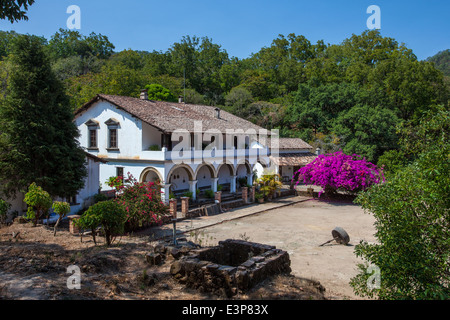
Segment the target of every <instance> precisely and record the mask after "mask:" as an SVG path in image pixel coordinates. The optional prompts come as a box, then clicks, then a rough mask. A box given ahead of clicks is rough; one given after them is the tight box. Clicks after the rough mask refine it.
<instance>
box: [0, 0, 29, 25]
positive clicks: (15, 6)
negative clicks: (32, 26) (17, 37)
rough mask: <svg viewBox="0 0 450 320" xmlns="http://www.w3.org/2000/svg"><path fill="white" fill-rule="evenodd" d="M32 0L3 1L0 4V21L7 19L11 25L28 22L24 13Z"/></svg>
mask: <svg viewBox="0 0 450 320" xmlns="http://www.w3.org/2000/svg"><path fill="white" fill-rule="evenodd" d="M33 3H34V0H3V1H1V2H0V19H7V20H9V21H10V22H11V23H14V22H16V21H19V20H28V17H27V16H26V13H27V12H26V11H27V10H28V7H29V6H31V5H32V4H33Z"/></svg>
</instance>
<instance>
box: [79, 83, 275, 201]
mask: <svg viewBox="0 0 450 320" xmlns="http://www.w3.org/2000/svg"><path fill="white" fill-rule="evenodd" d="M75 123H76V125H77V127H78V129H79V131H80V138H79V140H80V144H81V146H82V147H84V148H85V149H86V151H87V152H89V153H90V154H92V155H94V156H96V157H98V158H100V159H103V160H105V161H106V162H105V163H101V164H100V174H99V184H101V187H102V190H108V189H110V187H108V186H107V185H106V184H105V182H106V181H107V180H108V178H110V177H112V176H125V177H126V176H127V174H128V173H130V174H131V175H133V176H134V177H135V178H136V179H137V180H139V181H140V182H144V181H156V180H159V181H160V182H161V184H162V186H163V194H162V196H163V199H164V201H166V202H167V201H168V198H169V197H168V195H169V194H170V193H171V192H172V193H174V194H175V195H177V194H178V195H180V194H183V193H184V192H192V197H193V198H194V199H195V198H196V196H197V194H196V193H197V191H198V190H205V189H209V190H212V191H217V189H218V186H219V185H221V187H222V188H223V190H228V191H229V192H231V193H233V192H236V189H237V186H238V181H242V178H245V179H247V183H248V184H250V185H251V184H252V183H253V171H254V169H255V165H257V164H258V166H263V167H269V166H271V160H270V159H271V154H272V156H273V154H274V150H271V149H270V148H269V146H268V141H274V140H276V139H274V137H275V136H274V134H273V133H272V132H268V131H267V130H266V129H263V128H261V127H259V126H257V125H255V124H253V123H251V122H249V121H247V120H244V119H242V118H239V117H236V116H234V115H232V114H230V113H228V112H225V111H222V110H220V109H218V108H215V107H211V106H200V105H192V104H185V103H171V102H162V101H152V100H148V98H147V93H146V91H142V93H141V97H140V98H132V97H123V96H114V95H103V94H99V95H97V96H96V97H95V98H93V99H92V100H91V101H89V102H88V103H87V104H85V105H84V106H82V107H81V108H79V109H78V110H77V111H76V112H75ZM270 136H272V139H268V137H270ZM275 154H276V151H275ZM272 163H273V161H272ZM272 169H274V168H272ZM274 171H277V169H276V168H275V170H274Z"/></svg>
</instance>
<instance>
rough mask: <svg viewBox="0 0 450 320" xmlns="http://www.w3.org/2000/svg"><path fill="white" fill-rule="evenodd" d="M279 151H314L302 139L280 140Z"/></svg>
mask: <svg viewBox="0 0 450 320" xmlns="http://www.w3.org/2000/svg"><path fill="white" fill-rule="evenodd" d="M278 141H279V142H278V145H279V147H278V148H279V149H280V150H283V149H311V150H312V149H313V147H312V146H311V145H309V144H308V143H306V142H305V141H303V140H302V139H300V138H279V140H278Z"/></svg>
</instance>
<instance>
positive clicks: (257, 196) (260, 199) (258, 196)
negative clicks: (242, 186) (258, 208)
mask: <svg viewBox="0 0 450 320" xmlns="http://www.w3.org/2000/svg"><path fill="white" fill-rule="evenodd" d="M255 199H256V201H258V202H259V203H263V202H264V193H262V192H257V193H255Z"/></svg>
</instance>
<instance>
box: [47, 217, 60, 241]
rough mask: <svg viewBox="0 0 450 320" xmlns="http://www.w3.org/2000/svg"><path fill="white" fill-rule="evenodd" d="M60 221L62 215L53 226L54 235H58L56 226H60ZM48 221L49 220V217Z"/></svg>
mask: <svg viewBox="0 0 450 320" xmlns="http://www.w3.org/2000/svg"><path fill="white" fill-rule="evenodd" d="M60 221H61V216H59V218H58V220H57V221H56V223H55V227H54V228H53V236H54V237H55V236H56V228H57V227H58V225H59V222H60ZM47 222H48V219H47Z"/></svg>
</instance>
